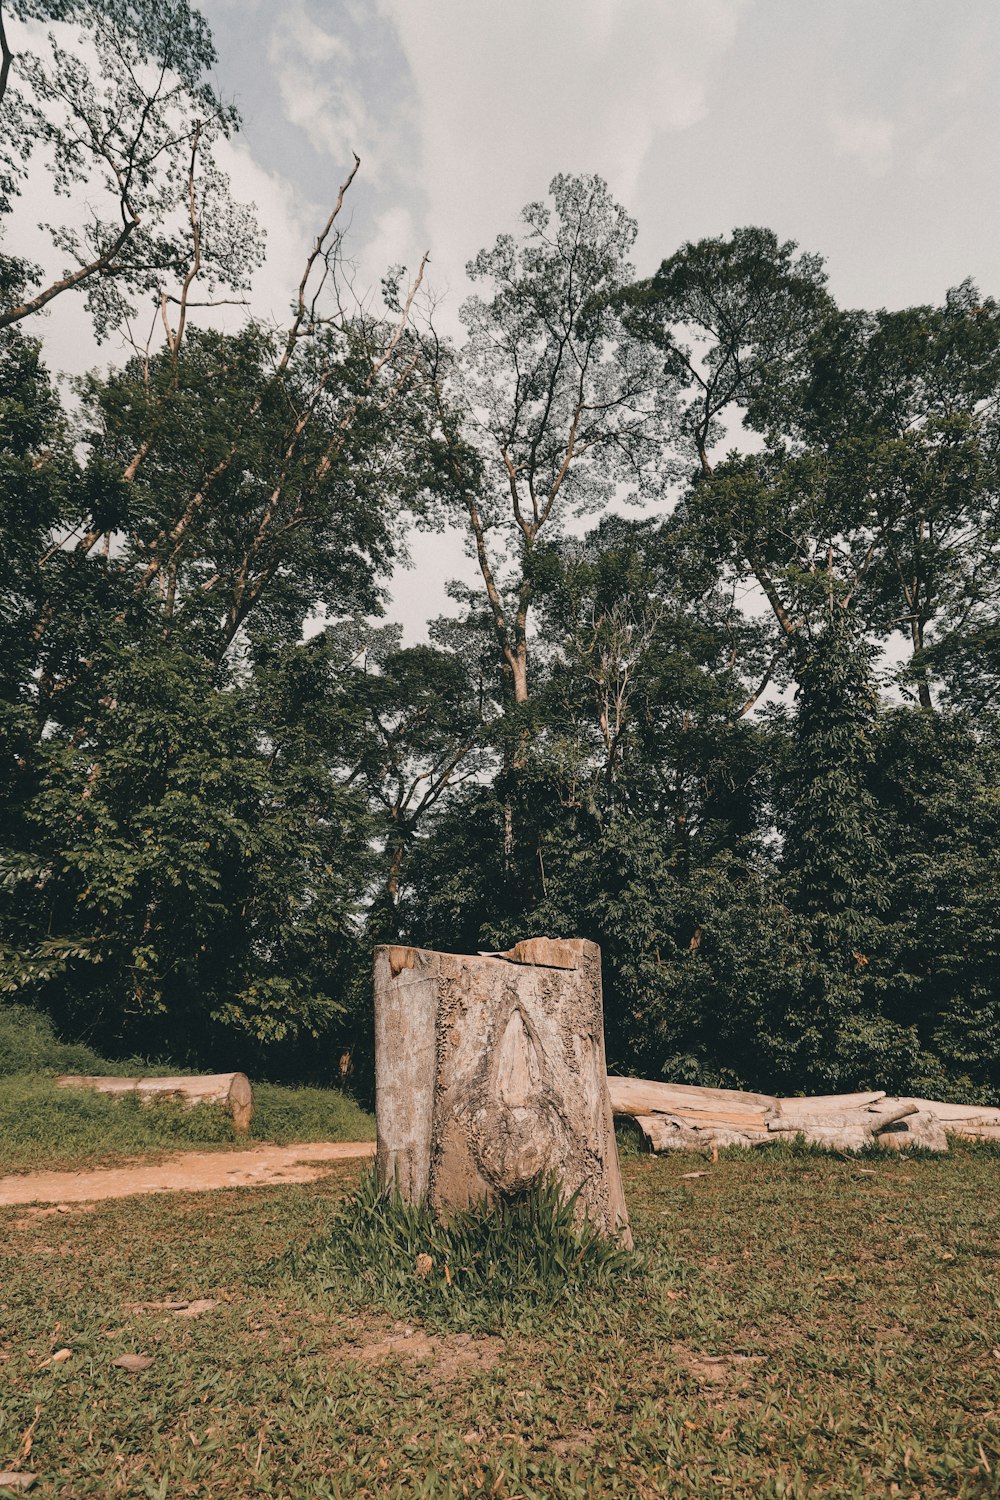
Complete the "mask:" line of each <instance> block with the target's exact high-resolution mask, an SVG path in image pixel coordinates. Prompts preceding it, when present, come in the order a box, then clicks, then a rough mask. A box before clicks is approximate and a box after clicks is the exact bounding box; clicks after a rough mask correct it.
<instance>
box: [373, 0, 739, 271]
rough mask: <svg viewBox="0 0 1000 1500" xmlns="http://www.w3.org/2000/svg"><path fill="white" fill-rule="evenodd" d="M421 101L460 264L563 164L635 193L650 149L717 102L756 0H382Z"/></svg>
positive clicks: (433, 218) (423, 130)
mask: <svg viewBox="0 0 1000 1500" xmlns="http://www.w3.org/2000/svg"><path fill="white" fill-rule="evenodd" d="M379 4H380V8H381V11H382V13H383V15H385V16H387V17H389V18H390V19H391V21H392V23H393V25H394V27H395V29H396V32H397V34H398V37H399V40H400V43H401V45H402V48H403V51H404V52H405V54H406V58H407V61H408V63H409V67H410V70H411V74H412V79H413V84H414V87H415V90H416V94H417V99H418V115H417V119H418V125H419V131H420V143H421V149H422V158H423V161H422V179H423V182H424V186H425V190H426V193H427V215H428V224H427V233H428V236H429V238H430V239H431V241H432V243H433V245H434V248H435V251H436V253H437V256H438V259H439V261H442V262H444V263H446V264H447V265H448V266H449V267H450V268H451V269H452V270H453V271H457V270H458V267H459V266H460V265H461V264H462V263H463V262H464V260H465V259H467V258H468V257H469V256H470V255H471V254H473V253H474V252H475V250H476V249H477V248H478V247H479V246H480V245H481V244H483V243H486V242H488V241H490V240H492V239H493V238H494V236H495V235H496V234H497V232H498V231H500V230H501V229H505V228H508V227H510V226H511V224H512V221H513V219H514V217H515V216H516V214H517V212H518V210H519V209H520V207H521V205H522V204H523V203H524V202H525V201H527V200H529V199H533V198H537V197H539V196H541V195H542V194H543V193H544V191H545V188H546V186H547V184H548V182H549V180H550V178H551V177H552V176H553V174H554V173H555V172H557V171H571V172H573V171H597V172H600V173H601V174H602V175H603V176H605V177H606V178H607V179H608V181H609V183H610V185H611V188H612V191H613V192H614V193H615V194H616V196H618V197H619V198H620V199H621V200H622V201H624V202H625V203H626V205H628V203H629V199H630V196H632V195H634V194H635V193H636V191H637V188H638V184H639V181H640V178H641V175H642V172H643V169H644V166H645V165H646V163H647V161H648V159H649V158H650V156H651V154H653V153H655V152H656V151H657V150H658V149H661V148H663V149H666V148H667V147H666V142H667V141H668V140H669V138H670V137H671V136H677V135H678V134H680V133H682V132H684V131H686V130H688V129H690V128H691V127H692V126H693V125H695V124H697V123H698V122H699V121H700V120H702V119H703V118H704V117H705V116H706V114H707V113H708V111H709V110H710V108H711V85H712V79H713V75H714V71H715V68H716V65H717V63H718V61H719V59H720V58H721V57H722V56H723V55H724V54H725V53H726V51H727V50H728V49H729V48H730V47H731V46H732V44H733V42H734V41H735V39H736V36H737V32H738V28H739V24H740V19H741V16H742V14H743V11H744V9H745V0H658V3H655V4H654V3H651V0H550V3H548V4H546V5H544V6H539V5H538V4H537V3H536V0H505V3H504V4H503V5H488V6H484V5H470V4H468V0H379Z"/></svg>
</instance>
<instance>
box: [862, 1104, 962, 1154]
mask: <svg viewBox="0 0 1000 1500" xmlns="http://www.w3.org/2000/svg"><path fill="white" fill-rule="evenodd" d="M910 1102H911V1103H912V1102H913V1101H912V1100H911V1101H910ZM876 1140H877V1141H878V1143H879V1145H880V1146H888V1147H890V1148H891V1149H892V1150H894V1151H905V1150H906V1148H907V1147H908V1146H921V1147H923V1149H924V1150H925V1151H939V1152H944V1151H947V1149H948V1136H947V1133H946V1131H945V1128H944V1126H943V1125H942V1124H941V1121H940V1120H936V1119H935V1118H934V1116H933V1115H932V1114H928V1113H927V1111H926V1110H919V1109H918V1110H916V1111H915V1113H914V1114H912V1115H908V1116H906V1118H905V1119H902V1120H894V1121H893V1122H892V1123H891V1124H889V1125H886V1126H885V1128H884V1129H881V1130H879V1133H878V1135H877V1136H876Z"/></svg>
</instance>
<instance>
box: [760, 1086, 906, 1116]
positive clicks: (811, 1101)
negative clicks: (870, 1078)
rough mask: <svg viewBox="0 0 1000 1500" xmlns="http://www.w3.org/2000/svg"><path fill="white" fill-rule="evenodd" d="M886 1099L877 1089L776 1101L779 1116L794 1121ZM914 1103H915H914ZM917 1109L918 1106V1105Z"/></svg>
mask: <svg viewBox="0 0 1000 1500" xmlns="http://www.w3.org/2000/svg"><path fill="white" fill-rule="evenodd" d="M885 1097H886V1095H885V1090H884V1089H881V1090H879V1089H877V1090H875V1091H874V1092H871V1093H867V1094H813V1095H811V1096H808V1095H807V1096H803V1097H801V1098H800V1097H799V1096H798V1095H796V1096H795V1097H794V1098H789V1099H780V1098H779V1099H776V1100H775V1101H774V1102H775V1103H776V1105H777V1106H778V1110H779V1111H780V1113H781V1115H782V1116H783V1117H785V1118H786V1119H794V1118H796V1117H798V1116H799V1115H814V1114H827V1113H831V1112H832V1113H836V1112H839V1111H841V1110H850V1109H866V1108H868V1106H869V1105H872V1104H879V1103H880V1102H881V1100H883V1099H884V1098H885ZM914 1102H916V1101H914ZM918 1108H919V1105H918Z"/></svg>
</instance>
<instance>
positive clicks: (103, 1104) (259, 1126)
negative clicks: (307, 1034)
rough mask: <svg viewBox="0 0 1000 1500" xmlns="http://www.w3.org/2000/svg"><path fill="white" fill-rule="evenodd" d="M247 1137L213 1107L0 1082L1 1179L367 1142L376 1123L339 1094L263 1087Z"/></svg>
mask: <svg viewBox="0 0 1000 1500" xmlns="http://www.w3.org/2000/svg"><path fill="white" fill-rule="evenodd" d="M254 1098H255V1100H256V1107H255V1111H254V1117H253V1122H252V1125H251V1129H250V1135H249V1137H248V1136H237V1135H235V1134H234V1132H233V1128H232V1122H231V1121H230V1119H229V1116H228V1115H227V1114H225V1112H224V1111H223V1110H221V1109H218V1108H217V1107H216V1106H214V1105H208V1104H199V1105H196V1106H195V1108H194V1109H187V1108H185V1107H184V1106H183V1105H181V1104H180V1103H178V1102H175V1101H169V1100H166V1101H163V1102H161V1103H156V1104H143V1103H142V1102H141V1101H140V1100H139V1099H137V1098H135V1097H134V1096H128V1095H126V1096H125V1097H124V1098H122V1099H116V1098H111V1097H109V1096H108V1095H106V1094H95V1093H92V1092H90V1091H89V1090H86V1089H58V1088H56V1086H55V1084H54V1082H53V1080H52V1078H51V1077H49V1076H47V1075H44V1074H20V1075H17V1076H15V1077H9V1078H2V1077H0V1175H2V1174H3V1173H5V1172H25V1171H32V1170H35V1169H38V1168H49V1167H53V1168H62V1169H67V1170H68V1169H72V1168H77V1167H82V1166H111V1165H113V1164H115V1163H117V1162H121V1161H123V1160H126V1159H127V1158H128V1157H131V1156H137V1155H140V1154H144V1153H149V1152H164V1151H177V1150H185V1151H191V1150H211V1149H212V1148H219V1149H222V1148H226V1149H228V1150H233V1149H234V1148H235V1147H238V1146H241V1145H250V1146H252V1145H254V1144H256V1143H257V1142H260V1141H271V1142H274V1143H275V1144H276V1145H283V1144H286V1143H289V1144H290V1143H292V1142H294V1141H317V1140H319V1141H366V1140H372V1139H374V1135H375V1122H374V1121H373V1119H372V1118H371V1116H370V1115H367V1114H365V1112H364V1110H362V1109H359V1108H358V1106H357V1105H356V1104H355V1103H354V1102H353V1100H351V1099H348V1098H347V1096H346V1095H344V1094H340V1093H338V1092H337V1091H336V1089H305V1088H297V1089H296V1088H284V1087H282V1086H280V1085H278V1084H267V1083H262V1084H258V1085H257V1086H256V1087H255V1089H254Z"/></svg>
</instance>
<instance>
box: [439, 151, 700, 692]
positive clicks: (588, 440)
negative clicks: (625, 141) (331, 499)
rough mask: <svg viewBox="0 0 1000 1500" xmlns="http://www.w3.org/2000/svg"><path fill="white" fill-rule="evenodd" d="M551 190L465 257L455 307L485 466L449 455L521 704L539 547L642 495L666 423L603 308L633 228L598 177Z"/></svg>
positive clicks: (668, 410) (632, 346) (643, 359)
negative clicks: (472, 466)
mask: <svg viewBox="0 0 1000 1500" xmlns="http://www.w3.org/2000/svg"><path fill="white" fill-rule="evenodd" d="M549 191H550V195H551V199H552V202H551V205H550V204H549V203H548V202H537V203H531V204H529V205H528V206H527V208H526V209H525V210H524V213H523V214H522V223H523V229H522V230H521V233H520V235H519V236H518V237H515V236H513V235H509V234H506V235H501V236H500V237H499V238H498V239H497V241H496V243H495V245H494V246H493V247H492V248H491V249H484V250H481V251H480V252H479V254H478V255H477V256H476V258H475V259H474V260H473V261H470V263H469V266H468V274H469V276H470V278H471V279H472V281H473V283H474V284H478V285H481V286H483V288H484V291H483V292H482V293H476V294H474V295H473V296H472V297H470V298H469V299H468V300H467V301H466V302H465V304H464V305H463V308H462V318H463V321H464V323H465V326H466V329H467V333H468V337H467V340H466V343H465V345H464V347H463V349H462V352H461V355H460V357H459V361H458V366H457V380H456V384H455V395H456V399H457V401H458V402H459V403H460V405H461V407H462V409H463V410H464V417H465V421H464V431H463V436H464V439H465V441H466V442H467V443H468V444H469V446H470V448H471V449H472V450H473V451H474V453H475V455H476V457H477V460H478V464H477V466H476V470H475V474H474V475H473V473H472V472H471V471H469V472H465V471H463V467H462V465H463V463H467V460H466V459H464V458H463V457H462V455H461V453H460V451H459V449H458V447H457V445H456V446H455V448H454V454H453V461H454V464H455V478H456V488H457V490H458V492H459V493H460V496H461V499H460V504H461V507H462V509H463V510H464V522H465V525H466V527H467V531H468V537H469V540H470V543H471V546H472V549H473V552H474V555H475V557H476V560H477V563H478V566H479V570H480V573H481V575H482V580H483V587H484V589H485V592H486V597H487V600H488V602H489V607H490V611H491V615H492V620H493V626H494V631H495V635H496V641H497V646H498V649H499V652H500V655H501V658H502V662H503V670H504V673H505V676H506V677H507V679H508V682H509V686H510V690H511V694H512V697H513V699H514V701H515V702H516V703H526V702H527V701H528V697H529V694H530V680H529V651H530V645H529V642H530V630H529V615H530V611H531V607H532V603H533V600H534V593H535V570H536V568H537V567H538V566H539V563H540V561H541V559H542V556H543V549H544V546H545V545H546V544H550V543H554V542H556V541H557V540H559V539H560V538H561V537H562V536H564V535H565V533H566V529H567V527H568V526H570V525H572V523H573V522H574V521H576V520H579V519H581V518H583V517H585V516H589V515H594V514H595V513H596V512H598V511H599V510H600V509H601V508H602V507H603V506H606V505H607V504H608V503H609V502H610V501H611V500H612V499H613V498H614V497H615V496H616V494H618V493H619V490H622V491H624V493H626V494H627V495H628V496H630V497H632V498H636V497H638V496H639V495H641V494H646V493H649V492H650V490H651V489H652V488H653V487H654V486H655V484H656V481H657V478H658V476H659V474H660V472H661V469H662V465H663V461H664V454H665V446H666V443H667V440H668V437H669V434H670V431H671V423H672V417H673V388H674V382H673V380H672V378H671V377H670V376H669V375H665V374H664V370H663V362H662V360H660V359H659V358H658V357H656V356H655V355H653V354H652V353H651V352H650V351H649V350H648V349H646V348H644V347H643V345H642V344H640V343H639V342H638V341H636V340H634V339H632V338H631V337H630V336H629V335H628V333H627V331H626V330H625V329H624V328H623V326H622V323H621V321H620V319H619V317H618V315H617V314H616V312H615V311H614V310H613V309H612V307H611V306H610V305H609V300H608V299H609V298H610V296H611V294H612V293H614V292H615V291H616V290H617V289H618V288H619V287H620V286H621V285H623V283H624V282H625V281H626V280H627V279H629V277H630V276H631V274H632V267H631V264H630V261H629V255H630V253H631V250H632V246H633V243H634V241H635V234H636V226H635V223H634V221H633V220H632V219H630V218H629V217H628V215H627V214H626V212H625V210H624V209H623V208H621V206H620V205H619V204H617V203H615V201H614V200H613V198H612V197H611V194H610V192H609V190H608V187H607V184H606V183H604V182H603V181H602V180H601V179H600V178H599V177H593V176H591V177H587V176H584V177H566V176H560V177H556V178H554V179H553V181H552V183H551V185H550V189H549ZM456 436H457V434H456Z"/></svg>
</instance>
